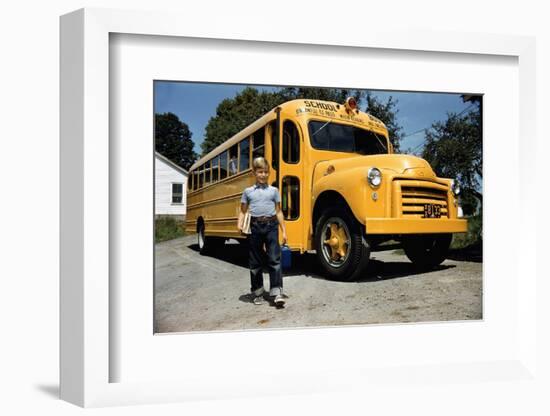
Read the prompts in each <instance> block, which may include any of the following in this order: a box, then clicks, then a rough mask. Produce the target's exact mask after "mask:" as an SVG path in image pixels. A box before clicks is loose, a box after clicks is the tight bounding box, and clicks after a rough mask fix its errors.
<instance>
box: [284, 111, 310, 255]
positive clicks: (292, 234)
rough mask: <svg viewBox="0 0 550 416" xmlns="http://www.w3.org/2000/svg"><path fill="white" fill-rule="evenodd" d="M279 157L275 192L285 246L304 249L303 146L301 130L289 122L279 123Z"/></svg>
mask: <svg viewBox="0 0 550 416" xmlns="http://www.w3.org/2000/svg"><path fill="white" fill-rule="evenodd" d="M278 130H279V132H280V134H279V146H278V147H279V149H280V152H278V153H279V155H278V159H279V160H278V162H279V163H278V172H277V173H278V175H277V179H278V189H279V193H280V195H281V210H282V211H283V216H284V218H285V225H286V234H287V238H288V242H287V244H288V246H289V247H290V248H291V249H299V250H304V249H305V247H306V244H307V238H306V236H304V235H303V234H304V232H303V229H304V227H303V217H304V215H303V213H302V206H303V203H302V202H303V201H302V198H303V192H302V182H303V163H302V152H303V143H302V135H301V132H300V127H299V126H298V124H296V123H295V122H294V121H292V120H290V119H286V120H285V119H283V120H280V124H279V129H278Z"/></svg>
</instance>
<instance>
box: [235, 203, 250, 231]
mask: <svg viewBox="0 0 550 416" xmlns="http://www.w3.org/2000/svg"><path fill="white" fill-rule="evenodd" d="M247 209H248V204H246V203H244V202H241V210H240V211H239V219H238V220H237V228H238V229H239V230H240V231H242V230H243V220H244V214H246V210H247Z"/></svg>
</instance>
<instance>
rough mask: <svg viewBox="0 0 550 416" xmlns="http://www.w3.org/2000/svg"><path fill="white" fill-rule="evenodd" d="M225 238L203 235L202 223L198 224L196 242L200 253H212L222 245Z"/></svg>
mask: <svg viewBox="0 0 550 416" xmlns="http://www.w3.org/2000/svg"><path fill="white" fill-rule="evenodd" d="M224 243H225V238H222V237H207V236H206V235H205V230H204V224H200V225H199V229H198V230H197V244H198V246H199V253H200V254H203V255H204V254H210V253H214V252H215V251H216V250H219V249H220V248H222V247H223V245H224Z"/></svg>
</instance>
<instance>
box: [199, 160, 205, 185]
mask: <svg viewBox="0 0 550 416" xmlns="http://www.w3.org/2000/svg"><path fill="white" fill-rule="evenodd" d="M198 171H199V189H201V188H202V185H203V183H204V165H202V166H201V167H199V169H198Z"/></svg>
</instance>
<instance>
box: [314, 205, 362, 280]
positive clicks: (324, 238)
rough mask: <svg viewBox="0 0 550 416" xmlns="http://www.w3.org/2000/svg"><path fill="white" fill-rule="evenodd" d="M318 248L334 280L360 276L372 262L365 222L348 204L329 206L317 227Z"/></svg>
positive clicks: (318, 257)
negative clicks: (364, 229)
mask: <svg viewBox="0 0 550 416" xmlns="http://www.w3.org/2000/svg"><path fill="white" fill-rule="evenodd" d="M333 227H335V228H333ZM329 237H330V238H329ZM334 239H336V240H337V241H335V240H334ZM329 240H332V242H333V243H334V245H332V244H331V243H328V241H329ZM344 241H347V243H344ZM315 248H316V251H317V259H318V261H319V264H320V266H321V269H322V271H323V272H324V273H325V274H326V275H327V277H328V278H330V279H333V280H339V281H346V282H349V281H352V280H357V279H358V278H359V277H360V276H361V274H362V273H363V272H364V271H365V269H366V267H367V264H368V262H369V257H370V247H369V244H368V242H367V240H366V239H365V237H364V233H363V230H362V225H361V224H360V223H359V222H358V221H357V220H356V219H355V218H354V217H353V215H352V214H351V213H350V212H349V210H347V209H346V208H345V207H334V208H329V209H327V210H326V211H325V212H324V213H323V214H322V215H321V218H319V220H318V221H317V225H316V227H315ZM342 254H343V255H342Z"/></svg>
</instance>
